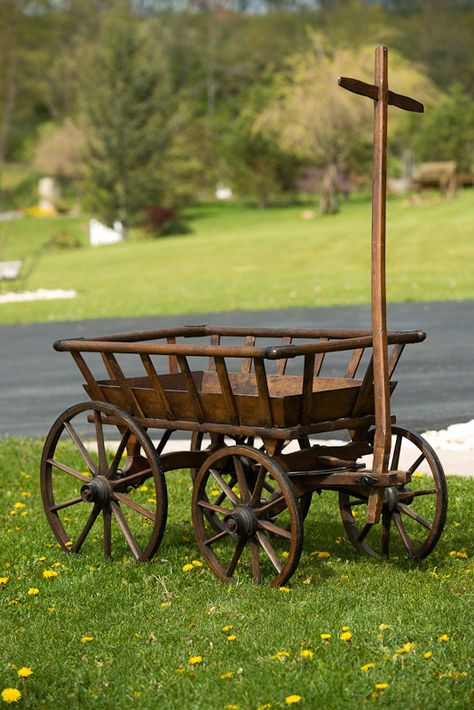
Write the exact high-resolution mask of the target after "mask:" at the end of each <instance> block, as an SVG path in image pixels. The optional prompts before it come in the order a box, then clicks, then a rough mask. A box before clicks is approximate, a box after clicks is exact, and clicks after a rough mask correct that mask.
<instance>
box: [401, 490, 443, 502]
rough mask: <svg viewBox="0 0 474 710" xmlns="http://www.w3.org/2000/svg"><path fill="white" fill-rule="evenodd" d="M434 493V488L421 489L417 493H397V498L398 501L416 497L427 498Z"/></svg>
mask: <svg viewBox="0 0 474 710" xmlns="http://www.w3.org/2000/svg"><path fill="white" fill-rule="evenodd" d="M435 493H436V488H423V489H420V490H418V491H399V493H398V497H399V498H400V500H402V501H403V500H405V498H416V497H417V496H429V495H433V494H435Z"/></svg>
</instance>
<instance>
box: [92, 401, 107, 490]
mask: <svg viewBox="0 0 474 710" xmlns="http://www.w3.org/2000/svg"><path fill="white" fill-rule="evenodd" d="M94 424H95V435H96V439H97V453H98V455H99V472H100V473H101V474H102V476H105V474H106V473H107V470H108V465H107V453H106V451H105V439H104V428H103V426H102V413H101V412H98V411H95V412H94Z"/></svg>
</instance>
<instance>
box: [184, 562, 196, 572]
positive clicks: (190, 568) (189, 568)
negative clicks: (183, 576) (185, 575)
mask: <svg viewBox="0 0 474 710" xmlns="http://www.w3.org/2000/svg"><path fill="white" fill-rule="evenodd" d="M192 569H194V566H193V565H192V564H191V563H190V562H188V563H187V564H185V565H183V572H190V571H191V570H192Z"/></svg>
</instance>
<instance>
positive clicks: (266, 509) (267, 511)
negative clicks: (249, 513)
mask: <svg viewBox="0 0 474 710" xmlns="http://www.w3.org/2000/svg"><path fill="white" fill-rule="evenodd" d="M282 502H283V503H285V498H284V497H283V494H280V495H279V496H278V497H277V498H273V500H270V501H268V502H267V503H265V505H262V507H261V508H254V513H255V515H256V516H257V517H260V516H261V515H271V511H272V508H275V507H276V506H277V504H279V505H281V503H282ZM278 512H280V510H278Z"/></svg>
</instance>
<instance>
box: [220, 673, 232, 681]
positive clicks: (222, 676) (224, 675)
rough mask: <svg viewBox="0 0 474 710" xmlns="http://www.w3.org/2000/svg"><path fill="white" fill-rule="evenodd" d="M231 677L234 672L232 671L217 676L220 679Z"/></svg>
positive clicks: (229, 678)
mask: <svg viewBox="0 0 474 710" xmlns="http://www.w3.org/2000/svg"><path fill="white" fill-rule="evenodd" d="M233 677H234V674H233V673H232V671H227V673H221V675H220V676H219V678H220V679H221V680H232V678H233Z"/></svg>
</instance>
